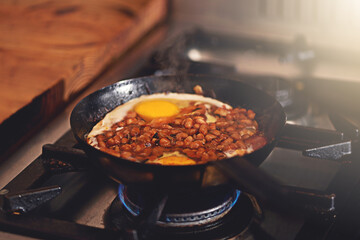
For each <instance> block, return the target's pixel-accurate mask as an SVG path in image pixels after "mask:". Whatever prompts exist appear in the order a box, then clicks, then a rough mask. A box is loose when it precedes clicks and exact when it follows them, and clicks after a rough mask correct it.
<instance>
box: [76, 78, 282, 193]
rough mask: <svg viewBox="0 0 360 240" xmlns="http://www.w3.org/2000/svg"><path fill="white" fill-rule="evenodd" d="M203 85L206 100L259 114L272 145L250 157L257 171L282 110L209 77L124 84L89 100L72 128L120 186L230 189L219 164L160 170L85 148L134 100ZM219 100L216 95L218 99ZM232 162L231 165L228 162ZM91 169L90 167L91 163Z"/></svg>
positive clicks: (240, 86)
mask: <svg viewBox="0 0 360 240" xmlns="http://www.w3.org/2000/svg"><path fill="white" fill-rule="evenodd" d="M197 84H198V85H200V86H202V88H203V89H204V90H205V94H204V95H205V96H206V95H209V94H210V95H215V97H216V98H217V99H218V100H221V101H223V102H225V103H229V104H230V105H231V106H233V107H236V106H241V107H245V108H249V109H252V110H254V111H255V113H256V120H257V121H258V123H259V126H260V128H261V130H262V131H264V133H265V136H266V138H267V140H268V144H267V145H265V147H263V148H261V149H259V150H257V151H255V152H254V153H252V154H250V155H248V156H245V158H246V159H248V161H249V162H250V163H251V164H253V165H255V166H257V165H259V164H260V163H261V162H262V161H263V160H264V159H265V158H266V157H267V156H268V154H269V153H270V152H271V150H272V149H273V147H274V144H275V140H276V138H277V136H278V134H279V132H280V131H281V129H282V127H283V126H284V124H285V121H286V117H285V113H284V111H283V109H282V107H281V105H280V104H279V103H278V102H277V101H276V100H275V99H274V98H272V97H271V96H269V95H267V94H266V93H264V92H262V91H260V90H257V89H256V88H253V87H251V86H248V85H246V84H244V83H241V82H238V81H236V80H231V79H225V78H220V77H213V76H204V75H201V76H200V75H186V76H150V77H142V78H134V79H129V80H123V81H120V82H117V83H115V84H113V85H110V86H108V87H105V88H103V89H100V90H98V91H96V92H94V93H93V94H90V95H89V96H87V97H85V98H84V99H83V100H81V101H80V102H79V103H78V104H77V106H76V107H75V108H74V110H73V112H72V114H71V119H70V123H71V128H72V131H73V132H74V135H75V137H76V138H77V140H78V141H79V142H80V143H81V144H82V145H83V147H84V149H85V151H86V152H87V153H88V155H89V156H90V157H91V159H92V160H94V161H95V162H96V163H97V164H99V165H100V166H101V168H102V169H104V170H105V171H106V173H108V174H109V175H110V176H111V177H112V178H114V179H115V180H116V181H119V182H123V183H125V184H128V185H129V184H135V185H137V184H141V185H143V186H144V185H147V187H156V188H159V187H161V188H163V187H164V188H168V187H169V188H171V189H174V188H182V187H186V188H189V187H196V188H198V187H207V186H216V185H221V184H227V183H228V181H229V179H228V177H227V176H225V175H224V174H223V173H222V172H219V171H218V168H217V167H214V164H211V163H208V164H202V165H192V166H161V165H151V164H141V163H135V162H131V161H128V160H124V159H121V158H118V157H114V156H112V155H109V154H107V153H104V152H102V151H100V150H98V149H95V148H94V147H92V146H90V145H88V144H87V143H86V134H87V133H89V132H90V131H91V129H92V127H93V126H94V125H95V124H96V123H97V122H98V121H99V120H101V119H102V118H103V117H104V115H105V114H106V113H108V112H109V111H111V110H112V109H114V108H115V107H116V106H118V105H120V104H123V103H125V102H127V101H129V100H130V99H132V98H136V97H139V96H141V95H144V94H151V93H157V92H186V93H194V92H193V87H194V86H195V85H197ZM213 97H214V96H213ZM224 161H227V160H224ZM89 164H90V163H89Z"/></svg>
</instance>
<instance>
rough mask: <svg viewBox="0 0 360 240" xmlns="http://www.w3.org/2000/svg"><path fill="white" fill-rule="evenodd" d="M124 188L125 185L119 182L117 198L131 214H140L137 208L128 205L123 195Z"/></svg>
mask: <svg viewBox="0 0 360 240" xmlns="http://www.w3.org/2000/svg"><path fill="white" fill-rule="evenodd" d="M124 190H125V186H124V185H123V184H120V185H119V199H120V201H121V203H122V204H123V206H124V207H125V208H126V209H127V210H128V211H129V212H130V213H131V214H132V215H134V216H138V215H139V214H140V210H139V209H137V208H132V207H131V206H129V205H128V204H127V203H126V201H125V197H124Z"/></svg>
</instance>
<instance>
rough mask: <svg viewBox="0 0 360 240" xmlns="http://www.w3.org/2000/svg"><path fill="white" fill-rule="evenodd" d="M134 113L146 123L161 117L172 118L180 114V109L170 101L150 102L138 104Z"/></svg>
mask: <svg viewBox="0 0 360 240" xmlns="http://www.w3.org/2000/svg"><path fill="white" fill-rule="evenodd" d="M134 111H135V112H136V113H137V114H139V115H140V117H142V118H143V119H145V120H146V121H151V120H152V119H154V118H159V117H171V116H174V115H176V114H178V113H179V108H178V107H177V106H176V105H175V104H174V103H171V102H169V101H165V100H150V101H144V102H141V103H139V104H137V105H136V106H135V108H134Z"/></svg>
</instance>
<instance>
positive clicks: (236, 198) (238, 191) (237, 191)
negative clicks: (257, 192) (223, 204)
mask: <svg viewBox="0 0 360 240" xmlns="http://www.w3.org/2000/svg"><path fill="white" fill-rule="evenodd" d="M240 193H241V191H240V190H236V196H235V199H234V201H233V203H232V204H231V206H230V208H232V207H233V206H234V205H235V203H236V202H237V201H238V199H239V196H240Z"/></svg>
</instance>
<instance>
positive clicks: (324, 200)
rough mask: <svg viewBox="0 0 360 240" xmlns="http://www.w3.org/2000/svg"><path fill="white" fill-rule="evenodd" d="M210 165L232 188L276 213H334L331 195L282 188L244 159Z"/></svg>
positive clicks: (333, 197) (332, 196) (227, 160)
mask: <svg viewBox="0 0 360 240" xmlns="http://www.w3.org/2000/svg"><path fill="white" fill-rule="evenodd" d="M212 164H214V166H216V168H217V169H219V170H220V171H222V172H223V173H224V174H226V176H228V177H229V178H230V179H231V180H232V181H233V183H234V184H235V186H236V187H239V188H240V189H243V190H245V191H247V192H249V193H250V194H252V195H254V196H255V198H257V199H259V200H262V201H263V202H264V203H265V204H269V205H270V206H272V207H275V208H276V209H278V210H281V211H285V212H289V211H290V212H291V211H294V212H298V213H309V212H310V213H314V212H316V213H321V214H324V213H332V212H334V211H335V194H323V193H320V192H315V191H311V190H308V189H300V188H293V187H287V186H283V185H281V184H280V183H279V182H278V181H277V180H276V179H275V178H273V177H272V176H270V175H268V174H267V173H266V172H264V171H263V170H261V169H259V168H258V167H256V166H254V165H252V164H251V163H250V162H249V161H248V160H246V159H244V158H241V157H238V158H230V159H226V160H222V161H214V162H212Z"/></svg>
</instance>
